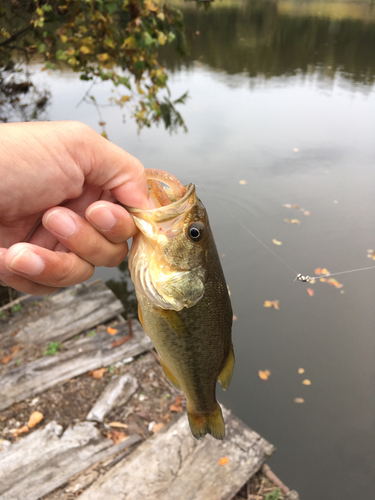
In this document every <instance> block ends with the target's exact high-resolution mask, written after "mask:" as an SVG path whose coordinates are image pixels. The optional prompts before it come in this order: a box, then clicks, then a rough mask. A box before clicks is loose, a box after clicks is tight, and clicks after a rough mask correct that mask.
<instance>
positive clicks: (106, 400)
mask: <svg viewBox="0 0 375 500" xmlns="http://www.w3.org/2000/svg"><path fill="white" fill-rule="evenodd" d="M137 387H138V382H137V379H136V378H134V377H132V376H131V375H129V374H128V373H125V375H122V376H121V377H114V378H113V379H112V380H111V381H110V382H109V384H108V385H107V387H106V388H105V389H104V391H103V392H102V393H101V395H100V396H99V398H98V400H97V401H96V403H95V405H94V406H93V407H92V409H91V410H90V413H89V414H88V415H87V417H86V420H94V421H96V422H103V420H104V417H105V416H106V415H107V413H109V412H110V411H111V410H112V408H115V407H117V406H122V405H123V404H125V403H126V402H127V401H128V399H130V397H131V396H132V395H133V394H134V392H135V391H136V390H137Z"/></svg>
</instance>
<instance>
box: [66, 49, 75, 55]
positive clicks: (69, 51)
mask: <svg viewBox="0 0 375 500" xmlns="http://www.w3.org/2000/svg"><path fill="white" fill-rule="evenodd" d="M75 53H76V51H75V48H74V47H68V48H67V49H66V51H65V54H66V55H67V56H73V55H74V54H75Z"/></svg>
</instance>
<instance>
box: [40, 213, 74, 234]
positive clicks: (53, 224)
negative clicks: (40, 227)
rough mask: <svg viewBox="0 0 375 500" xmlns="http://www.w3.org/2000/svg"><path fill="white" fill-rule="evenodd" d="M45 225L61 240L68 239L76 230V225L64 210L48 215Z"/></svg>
mask: <svg viewBox="0 0 375 500" xmlns="http://www.w3.org/2000/svg"><path fill="white" fill-rule="evenodd" d="M45 225H46V226H47V228H48V229H51V230H52V231H53V232H54V233H56V234H57V235H59V236H61V237H62V238H68V237H69V236H71V235H72V234H74V233H75V232H76V230H77V225H76V223H75V222H74V220H73V219H72V218H71V217H70V216H69V215H68V214H67V213H66V212H64V210H55V211H54V212H51V213H50V214H48V216H47V218H46V220H45Z"/></svg>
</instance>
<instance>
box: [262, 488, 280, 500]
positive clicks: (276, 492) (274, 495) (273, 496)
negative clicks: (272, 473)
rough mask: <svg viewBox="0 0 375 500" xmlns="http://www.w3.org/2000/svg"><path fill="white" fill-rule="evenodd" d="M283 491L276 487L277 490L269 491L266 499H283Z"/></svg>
mask: <svg viewBox="0 0 375 500" xmlns="http://www.w3.org/2000/svg"><path fill="white" fill-rule="evenodd" d="M281 499H282V496H281V492H280V490H279V488H276V489H275V490H273V491H271V493H267V495H266V496H265V497H264V500H281Z"/></svg>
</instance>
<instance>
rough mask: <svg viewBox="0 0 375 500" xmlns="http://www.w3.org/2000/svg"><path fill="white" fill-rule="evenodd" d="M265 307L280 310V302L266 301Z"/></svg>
mask: <svg viewBox="0 0 375 500" xmlns="http://www.w3.org/2000/svg"><path fill="white" fill-rule="evenodd" d="M263 306H264V307H273V308H274V309H280V307H279V301H278V300H265V301H264V304H263Z"/></svg>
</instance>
